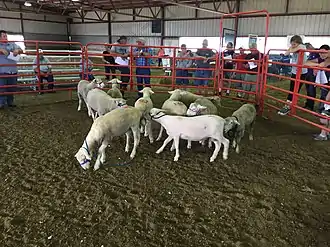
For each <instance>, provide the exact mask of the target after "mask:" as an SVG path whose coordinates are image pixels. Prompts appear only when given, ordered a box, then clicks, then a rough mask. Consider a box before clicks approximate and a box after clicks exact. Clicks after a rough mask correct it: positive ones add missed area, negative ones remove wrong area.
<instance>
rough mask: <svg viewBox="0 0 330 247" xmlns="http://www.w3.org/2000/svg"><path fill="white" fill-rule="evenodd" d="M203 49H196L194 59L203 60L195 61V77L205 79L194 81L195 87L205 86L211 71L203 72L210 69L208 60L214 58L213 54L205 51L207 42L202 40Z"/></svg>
mask: <svg viewBox="0 0 330 247" xmlns="http://www.w3.org/2000/svg"><path fill="white" fill-rule="evenodd" d="M202 46H203V48H202V49H198V50H197V52H196V58H202V59H204V60H200V59H196V61H195V62H196V66H197V70H196V72H195V77H199V78H205V79H195V86H207V84H208V82H209V79H210V77H211V75H212V70H204V69H210V68H211V66H210V60H211V59H212V58H215V53H214V52H213V51H212V50H211V49H207V47H208V40H207V39H204V40H203V44H202Z"/></svg>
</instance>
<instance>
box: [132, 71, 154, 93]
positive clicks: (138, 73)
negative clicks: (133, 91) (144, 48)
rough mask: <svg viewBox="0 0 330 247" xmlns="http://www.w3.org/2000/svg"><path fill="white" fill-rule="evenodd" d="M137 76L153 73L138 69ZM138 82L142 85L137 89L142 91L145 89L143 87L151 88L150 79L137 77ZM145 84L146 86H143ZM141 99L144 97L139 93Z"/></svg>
mask: <svg viewBox="0 0 330 247" xmlns="http://www.w3.org/2000/svg"><path fill="white" fill-rule="evenodd" d="M135 74H136V75H148V76H150V75H151V71H150V69H149V68H136V71H135ZM136 82H137V83H138V84H141V85H137V89H138V90H139V91H140V90H142V89H143V86H149V87H150V77H143V76H139V77H138V76H137V77H136ZM143 84H144V85H143ZM138 94H139V97H142V95H143V94H142V93H138Z"/></svg>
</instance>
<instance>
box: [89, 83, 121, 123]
mask: <svg viewBox="0 0 330 247" xmlns="http://www.w3.org/2000/svg"><path fill="white" fill-rule="evenodd" d="M86 100H87V107H88V108H89V110H90V111H91V113H92V118H93V120H95V119H96V117H97V116H103V115H104V114H106V113H108V112H110V111H112V110H114V109H116V108H118V107H121V106H125V105H126V100H125V99H122V98H118V99H114V98H111V97H110V96H109V95H108V94H107V93H106V92H104V91H102V90H100V89H97V88H94V89H92V90H90V91H89V92H88V94H87V98H86ZM93 110H94V111H95V114H94V113H93Z"/></svg>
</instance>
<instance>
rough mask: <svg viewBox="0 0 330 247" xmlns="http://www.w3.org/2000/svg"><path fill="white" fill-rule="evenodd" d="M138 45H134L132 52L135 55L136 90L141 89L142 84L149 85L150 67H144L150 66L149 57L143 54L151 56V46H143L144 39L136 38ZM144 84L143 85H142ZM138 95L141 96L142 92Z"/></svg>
mask: <svg viewBox="0 0 330 247" xmlns="http://www.w3.org/2000/svg"><path fill="white" fill-rule="evenodd" d="M136 43H137V45H138V47H134V49H133V54H134V57H135V65H136V70H135V74H136V82H137V89H138V91H140V90H142V89H143V86H145V87H150V75H151V70H150V68H146V66H150V60H151V59H150V58H146V57H145V56H151V53H152V50H151V48H148V47H144V46H145V44H146V41H145V39H143V38H139V39H137V40H136ZM143 84H144V85H143ZM138 97H139V98H140V97H142V93H138Z"/></svg>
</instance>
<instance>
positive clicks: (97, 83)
mask: <svg viewBox="0 0 330 247" xmlns="http://www.w3.org/2000/svg"><path fill="white" fill-rule="evenodd" d="M104 86H105V84H104V83H103V82H102V80H100V79H94V80H93V81H91V82H89V81H86V80H81V81H79V83H78V86H77V95H78V100H79V104H78V111H80V110H81V104H82V101H84V102H85V104H86V106H87V109H88V116H92V112H90V109H89V108H88V105H87V101H86V98H87V94H88V92H89V91H90V90H92V89H94V88H96V87H100V88H103V87H104Z"/></svg>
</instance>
